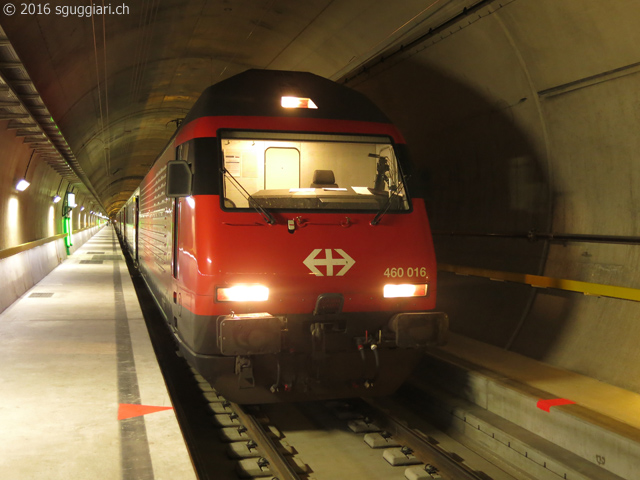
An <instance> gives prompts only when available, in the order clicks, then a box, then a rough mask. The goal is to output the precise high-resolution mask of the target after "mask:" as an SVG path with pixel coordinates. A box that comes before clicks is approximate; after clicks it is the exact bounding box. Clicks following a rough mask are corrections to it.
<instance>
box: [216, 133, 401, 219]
mask: <svg viewBox="0 0 640 480" xmlns="http://www.w3.org/2000/svg"><path fill="white" fill-rule="evenodd" d="M220 138H221V147H222V158H223V165H224V205H225V207H227V208H250V204H249V203H250V199H251V201H254V202H255V203H256V204H258V205H259V206H261V207H263V208H266V209H285V210H299V209H300V210H317V209H320V210H370V211H379V210H380V209H381V208H384V209H386V210H385V211H389V212H393V211H405V210H409V202H408V199H407V194H406V191H405V188H404V180H403V177H402V172H401V170H400V168H399V165H398V162H397V160H396V157H395V154H394V149H393V145H392V144H391V141H390V140H389V139H388V137H382V136H358V135H324V134H277V133H272V132H269V133H267V132H225V133H223V134H222V135H220Z"/></svg>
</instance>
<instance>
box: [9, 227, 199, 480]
mask: <svg viewBox="0 0 640 480" xmlns="http://www.w3.org/2000/svg"><path fill="white" fill-rule="evenodd" d="M0 339H1V343H0V478H6V479H13V478H15V479H18V478H19V479H22V480H27V479H44V478H46V479H47V480H57V479H60V480H62V479H64V480H68V479H71V478H78V479H79V478H101V479H120V478H122V479H167V480H169V479H171V480H182V479H194V478H196V476H195V473H194V470H193V466H192V464H191V460H190V458H189V454H188V452H187V449H186V446H185V443H184V439H183V437H182V433H181V431H180V429H179V427H178V423H177V421H176V417H175V414H174V411H173V409H172V408H171V401H170V399H169V395H168V393H167V390H166V387H165V384H164V380H163V378H162V374H161V373H160V370H159V367H158V364H157V362H156V357H155V354H154V352H153V348H152V346H151V343H150V340H149V336H148V333H147V329H146V326H145V323H144V320H143V317H142V313H141V311H140V307H139V305H138V302H137V298H136V294H135V292H134V289H133V285H132V283H131V280H130V277H129V274H128V271H127V267H126V265H125V262H124V257H123V256H122V253H121V250H120V245H119V243H118V241H117V238H116V235H115V232H114V230H113V228H111V227H106V228H104V229H102V230H101V231H100V232H99V233H98V234H96V235H95V236H94V237H93V238H91V240H89V241H88V242H87V243H86V244H84V245H83V246H82V247H81V248H80V249H79V250H78V251H77V252H75V253H74V254H73V255H72V256H71V257H69V258H68V259H67V260H66V261H64V262H63V263H62V264H61V265H60V266H59V267H57V268H56V269H55V270H53V271H52V272H51V273H50V274H49V275H47V276H46V277H45V278H44V279H43V280H42V281H40V282H39V283H38V284H37V285H35V286H34V287H33V288H31V289H30V290H29V291H27V292H26V293H25V294H24V295H23V296H22V297H21V298H20V299H19V300H18V301H16V302H15V303H14V304H13V305H11V306H10V307H9V308H7V309H6V310H5V311H4V312H3V313H2V314H0ZM129 404H134V405H136V404H140V405H146V406H153V407H164V409H162V410H159V411H155V412H154V413H148V414H146V415H143V416H142V415H140V416H134V417H131V418H126V419H121V420H119V414H120V415H121V416H124V414H125V413H126V412H130V411H131V409H128V410H127V407H123V405H129ZM133 410H134V413H136V412H138V413H141V412H140V411H139V409H137V408H136V407H133Z"/></svg>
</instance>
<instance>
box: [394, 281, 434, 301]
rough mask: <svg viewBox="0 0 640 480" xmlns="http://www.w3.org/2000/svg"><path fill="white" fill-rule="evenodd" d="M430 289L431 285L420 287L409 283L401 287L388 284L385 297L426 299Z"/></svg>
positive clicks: (421, 285) (424, 284)
mask: <svg viewBox="0 0 640 480" xmlns="http://www.w3.org/2000/svg"><path fill="white" fill-rule="evenodd" d="M428 287H429V285H427V284H426V283H423V284H420V285H411V284H408V283H404V284H401V285H392V284H387V285H385V286H384V297H385V298H396V297H426V296H427V290H428Z"/></svg>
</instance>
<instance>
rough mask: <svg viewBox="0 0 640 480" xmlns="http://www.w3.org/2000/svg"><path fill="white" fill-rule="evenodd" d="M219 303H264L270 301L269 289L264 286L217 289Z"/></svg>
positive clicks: (235, 286)
mask: <svg viewBox="0 0 640 480" xmlns="http://www.w3.org/2000/svg"><path fill="white" fill-rule="evenodd" d="M216 300H217V301H218V302H264V301H265V300H269V289H268V288H267V287H264V286H262V285H234V286H233V287H218V288H217V289H216Z"/></svg>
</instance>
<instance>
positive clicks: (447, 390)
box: [419, 334, 640, 480]
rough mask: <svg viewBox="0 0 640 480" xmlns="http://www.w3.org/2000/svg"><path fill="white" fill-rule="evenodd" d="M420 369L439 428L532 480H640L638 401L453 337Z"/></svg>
mask: <svg viewBox="0 0 640 480" xmlns="http://www.w3.org/2000/svg"><path fill="white" fill-rule="evenodd" d="M421 367H422V369H423V371H422V375H421V378H422V380H421V381H420V382H419V383H421V382H425V385H424V387H425V390H429V389H430V390H431V392H432V393H431V398H430V399H428V400H427V401H428V403H430V404H431V405H434V406H436V405H437V409H436V410H437V412H436V415H440V416H441V418H440V421H441V423H449V425H451V426H452V427H454V429H455V430H457V431H459V432H464V434H465V435H467V436H470V437H471V438H473V439H474V440H475V441H476V442H479V443H481V444H483V445H484V446H485V447H486V448H487V449H488V450H490V451H493V452H496V453H499V455H500V456H502V457H503V458H509V457H512V458H513V460H514V464H517V465H518V466H519V467H521V468H522V469H523V470H525V471H527V472H532V471H533V472H535V474H534V475H532V476H533V478H536V479H542V478H558V476H559V477H560V478H563V477H564V478H572V479H592V478H598V479H602V480H604V479H620V478H625V479H629V480H631V479H635V478H638V477H637V472H638V471H640V420H639V419H640V415H639V413H640V394H638V393H635V392H630V391H627V390H623V389H621V388H618V387H615V386H612V385H609V384H606V383H604V382H600V381H597V380H595V379H593V378H589V377H586V376H584V375H580V374H577V373H575V372H570V371H567V370H563V369H560V368H556V367H553V366H551V365H547V364H545V363H542V362H539V361H536V360H533V359H531V358H527V357H524V356H522V355H518V354H516V353H513V352H509V351H505V350H502V349H500V348H497V347H493V346H491V345H487V344H485V343H481V342H478V341H475V340H472V339H469V338H466V337H463V336H460V335H455V334H452V335H451V337H450V341H449V344H448V345H447V346H445V347H440V348H434V349H432V350H431V351H430V352H429V355H427V356H426V357H425V360H424V362H423V363H422V365H421ZM438 392H439V393H438ZM451 394H452V395H453V396H450V395H451ZM444 412H446V414H445V416H447V415H450V417H449V420H445V419H444V417H443V416H442V414H443V413H444ZM527 464H529V465H527ZM533 467H535V468H533ZM535 469H538V470H539V471H537V472H536V470H535ZM547 475H548V477H547Z"/></svg>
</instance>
